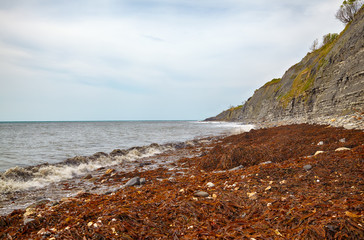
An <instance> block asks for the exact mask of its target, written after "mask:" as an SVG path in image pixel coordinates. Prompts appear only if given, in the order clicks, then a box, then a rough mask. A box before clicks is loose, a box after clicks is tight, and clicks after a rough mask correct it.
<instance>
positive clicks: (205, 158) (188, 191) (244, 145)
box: [0, 124, 364, 239]
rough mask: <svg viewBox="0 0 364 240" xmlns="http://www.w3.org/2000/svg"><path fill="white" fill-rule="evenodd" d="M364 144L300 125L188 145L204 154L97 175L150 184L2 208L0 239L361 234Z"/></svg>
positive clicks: (357, 137)
mask: <svg viewBox="0 0 364 240" xmlns="http://www.w3.org/2000/svg"><path fill="white" fill-rule="evenodd" d="M363 144H364V133H363V132H362V131H357V130H344V129H342V128H331V127H327V126H318V125H306V124H301V125H291V126H284V127H276V128H269V129H259V130H253V131H250V132H248V133H243V134H239V135H234V136H229V137H225V138H223V139H217V140H215V141H213V142H207V143H204V144H201V145H196V146H194V147H192V146H187V147H186V148H185V149H184V150H183V154H191V155H196V154H197V156H196V157H189V158H183V156H181V159H180V160H179V161H178V162H176V163H175V164H174V166H166V168H158V169H154V170H149V171H137V170H136V171H134V172H129V173H123V172H116V171H106V172H105V174H104V175H103V176H101V177H99V178H98V179H95V180H94V184H95V185H102V184H105V185H110V186H123V185H124V184H125V183H126V181H127V180H128V179H130V178H133V177H136V176H140V177H143V178H145V179H146V182H145V184H144V185H141V186H137V187H135V186H132V187H121V188H118V190H116V191H114V192H108V193H106V194H103V195H97V194H90V193H87V192H83V193H80V194H78V195H77V196H76V197H73V198H65V199H62V200H60V201H58V202H47V201H45V202H39V203H37V204H34V205H33V206H30V207H28V208H27V209H26V210H16V211H14V212H12V213H11V214H9V215H8V216H3V217H0V238H1V239H27V238H32V239H364V201H363V199H364V171H363V170H364V145H363ZM339 149H340V150H341V151H335V150H339ZM317 151H323V152H320V154H316V155H315V153H317ZM164 154H165V155H168V154H175V153H174V152H168V153H164ZM162 155H163V154H162ZM85 181H87V180H85ZM65 187H67V186H65ZM198 192H200V193H201V192H203V193H206V194H207V197H200V196H199V194H196V193H198Z"/></svg>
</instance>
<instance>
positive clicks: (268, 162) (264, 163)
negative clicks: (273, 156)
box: [259, 161, 272, 165]
mask: <svg viewBox="0 0 364 240" xmlns="http://www.w3.org/2000/svg"><path fill="white" fill-rule="evenodd" d="M271 163H272V161H267V162H262V163H260V164H259V165H266V164H271Z"/></svg>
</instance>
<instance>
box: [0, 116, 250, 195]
mask: <svg viewBox="0 0 364 240" xmlns="http://www.w3.org/2000/svg"><path fill="white" fill-rule="evenodd" d="M252 128H253V126H252V125H242V124H240V123H226V122H204V121H96V122H0V193H1V192H9V191H16V190H24V189H28V188H34V187H37V186H38V187H43V186H44V185H47V184H49V183H50V182H55V181H60V180H63V179H68V178H72V177H75V176H79V175H85V174H87V173H88V172H90V171H92V170H94V169H96V168H100V167H107V166H110V165H115V164H118V163H120V162H121V161H125V160H133V158H138V157H145V156H149V155H153V154H157V153H161V152H162V151H164V150H166V149H168V147H167V146H171V145H168V143H178V142H185V141H187V140H192V139H196V138H203V137H207V136H219V135H229V134H235V133H240V132H244V131H248V130H250V129H252ZM142 146H150V147H149V148H145V149H144V151H143V153H140V152H139V153H135V151H134V152H130V153H129V154H125V156H124V158H123V159H118V160H117V161H118V162H115V159H114V160H113V161H111V160H110V161H106V160H105V159H103V161H91V160H87V161H85V160H84V161H80V162H79V164H77V162H76V163H75V161H73V162H72V164H66V163H70V161H68V162H67V159H70V158H75V157H76V156H91V155H93V154H95V153H99V152H104V153H107V154H108V153H110V152H112V151H113V150H115V149H121V150H127V149H132V148H135V147H142ZM132 153H134V155H133V154H132ZM70 165H71V166H70Z"/></svg>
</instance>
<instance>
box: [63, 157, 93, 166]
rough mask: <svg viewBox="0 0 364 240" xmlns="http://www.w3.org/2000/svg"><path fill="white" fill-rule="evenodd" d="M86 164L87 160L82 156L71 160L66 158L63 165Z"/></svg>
mask: <svg viewBox="0 0 364 240" xmlns="http://www.w3.org/2000/svg"><path fill="white" fill-rule="evenodd" d="M87 162H88V158H87V157H84V156H76V157H73V158H68V159H67V160H66V161H65V163H66V164H67V165H78V164H81V163H87Z"/></svg>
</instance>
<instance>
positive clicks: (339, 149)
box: [335, 147, 351, 152]
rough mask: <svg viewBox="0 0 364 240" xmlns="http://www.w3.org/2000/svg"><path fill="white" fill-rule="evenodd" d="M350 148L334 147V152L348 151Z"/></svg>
mask: <svg viewBox="0 0 364 240" xmlns="http://www.w3.org/2000/svg"><path fill="white" fill-rule="evenodd" d="M350 150H351V149H350V148H347V147H341V148H337V149H335V152H340V151H350Z"/></svg>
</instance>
